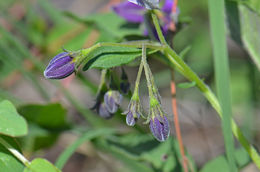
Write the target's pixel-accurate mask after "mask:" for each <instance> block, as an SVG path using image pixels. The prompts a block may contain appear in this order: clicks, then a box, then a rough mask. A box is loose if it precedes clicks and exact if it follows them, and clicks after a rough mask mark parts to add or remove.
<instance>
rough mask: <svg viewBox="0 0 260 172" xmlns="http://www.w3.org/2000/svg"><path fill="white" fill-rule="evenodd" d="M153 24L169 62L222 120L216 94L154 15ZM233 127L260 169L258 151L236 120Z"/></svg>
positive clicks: (236, 135) (232, 121)
mask: <svg viewBox="0 0 260 172" xmlns="http://www.w3.org/2000/svg"><path fill="white" fill-rule="evenodd" d="M152 18H153V23H154V25H155V28H156V31H157V34H158V36H159V39H160V41H161V43H162V44H163V45H164V46H165V49H164V51H163V52H164V53H165V55H166V57H167V58H168V60H169V61H170V62H171V63H172V64H174V65H175V67H176V69H177V70H178V71H179V72H180V73H181V74H183V75H184V76H185V77H186V78H187V79H189V80H190V81H195V82H196V86H197V87H198V88H199V89H200V91H201V92H202V93H203V94H204V96H205V97H206V98H207V99H208V101H209V102H210V103H211V105H212V106H213V108H214V109H215V110H216V111H217V112H218V115H219V116H220V118H222V110H221V106H220V104H219V101H218V99H217V98H216V96H215V94H214V93H213V92H212V91H211V90H210V88H209V87H208V86H207V85H206V84H205V83H204V82H203V81H202V80H201V79H200V78H199V77H198V76H197V75H196V74H195V73H194V72H193V71H192V69H191V68H190V67H189V66H188V65H187V64H186V63H185V62H184V61H183V60H182V58H180V57H179V56H178V55H177V54H176V53H175V51H174V50H173V49H171V47H170V46H169V45H168V44H167V42H166V41H165V38H164V37H163V35H162V31H161V28H160V25H159V22H158V19H157V16H156V15H155V14H154V13H152ZM231 126H232V131H233V134H234V136H235V137H236V138H237V139H238V141H239V142H240V143H241V144H242V146H243V147H244V148H245V150H246V151H247V153H248V154H249V156H250V157H251V159H252V160H253V161H254V163H255V164H256V166H257V167H258V169H260V156H259V154H258V153H257V151H256V149H255V148H254V147H253V146H252V145H251V144H250V143H249V142H248V140H247V139H246V138H245V136H244V135H243V134H242V132H241V130H240V129H239V127H238V126H237V124H236V123H235V121H234V119H232V120H231Z"/></svg>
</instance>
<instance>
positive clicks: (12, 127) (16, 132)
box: [0, 100, 28, 137]
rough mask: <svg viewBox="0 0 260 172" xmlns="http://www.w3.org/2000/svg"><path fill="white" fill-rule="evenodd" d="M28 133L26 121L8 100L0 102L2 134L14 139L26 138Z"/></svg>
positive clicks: (0, 128) (0, 129)
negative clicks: (18, 137)
mask: <svg viewBox="0 0 260 172" xmlns="http://www.w3.org/2000/svg"><path fill="white" fill-rule="evenodd" d="M27 132H28V129H27V124H26V121H25V120H24V118H23V117H22V116H20V115H19V114H18V113H17V111H16V109H15V107H14V105H13V104H12V103H11V102H9V101H8V100H4V101H2V102H0V133H1V134H4V135H8V136H12V137H17V136H24V135H26V134H27Z"/></svg>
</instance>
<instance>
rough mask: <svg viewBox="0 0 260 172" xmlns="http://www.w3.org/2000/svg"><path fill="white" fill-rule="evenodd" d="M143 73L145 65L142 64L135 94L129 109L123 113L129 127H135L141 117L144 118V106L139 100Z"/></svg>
mask: <svg viewBox="0 0 260 172" xmlns="http://www.w3.org/2000/svg"><path fill="white" fill-rule="evenodd" d="M142 71H143V63H141V64H140V66H139V70H138V74H137V78H136V81H135V89H134V93H133V96H132V98H131V100H130V103H129V105H128V109H127V110H126V111H125V112H124V113H123V114H124V115H126V124H127V125H129V126H134V125H135V123H136V122H137V120H138V119H139V118H140V116H142V106H141V103H140V98H139V83H140V79H141V74H142Z"/></svg>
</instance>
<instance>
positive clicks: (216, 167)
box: [200, 156, 229, 172]
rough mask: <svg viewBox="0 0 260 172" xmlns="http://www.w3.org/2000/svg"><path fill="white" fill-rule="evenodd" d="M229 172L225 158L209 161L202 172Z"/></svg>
mask: <svg viewBox="0 0 260 172" xmlns="http://www.w3.org/2000/svg"><path fill="white" fill-rule="evenodd" d="M220 171H221V172H229V167H228V162H227V160H226V158H225V157H223V156H221V157H217V158H215V159H213V160H212V161H209V162H208V163H207V164H206V165H205V166H204V167H203V168H202V169H201V170H200V172H220Z"/></svg>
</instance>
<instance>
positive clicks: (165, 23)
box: [113, 0, 179, 37]
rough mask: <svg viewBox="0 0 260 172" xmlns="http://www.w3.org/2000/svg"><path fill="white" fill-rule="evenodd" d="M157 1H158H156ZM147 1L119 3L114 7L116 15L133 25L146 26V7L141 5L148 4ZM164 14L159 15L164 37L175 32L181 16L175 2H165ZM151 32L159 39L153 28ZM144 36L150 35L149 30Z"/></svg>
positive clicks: (134, 0) (169, 0) (168, 0)
mask: <svg viewBox="0 0 260 172" xmlns="http://www.w3.org/2000/svg"><path fill="white" fill-rule="evenodd" d="M155 1H156V0H155ZM145 2H148V3H149V1H148V0H146V1H141V0H140V1H137V0H132V1H130V0H129V1H124V2H122V3H119V4H118V5H116V6H114V7H113V10H114V11H115V13H117V14H118V15H119V16H121V17H123V18H124V19H125V20H127V21H128V22H132V23H140V24H144V21H145V16H144V14H145V11H146V9H145V7H144V5H141V4H142V3H144V4H147V3H145ZM161 10H162V13H161V14H160V15H159V18H160V21H161V28H162V32H163V34H164V35H166V34H167V33H168V31H169V30H171V31H175V24H174V22H176V23H177V18H178V14H179V10H178V9H177V7H176V5H175V3H174V0H165V1H164V5H163V7H162V9H161ZM151 31H152V32H153V34H154V35H155V36H156V37H157V34H156V31H155V28H151ZM144 35H148V30H147V29H145V30H144Z"/></svg>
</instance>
